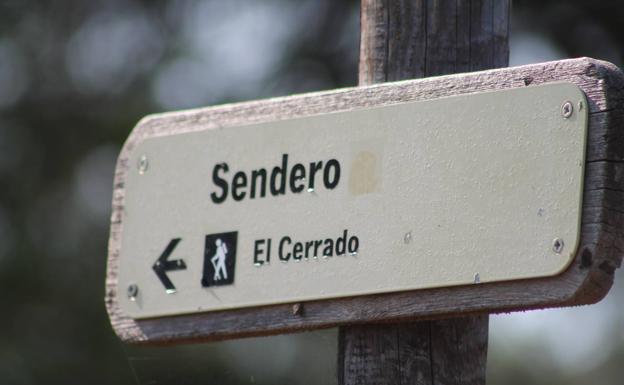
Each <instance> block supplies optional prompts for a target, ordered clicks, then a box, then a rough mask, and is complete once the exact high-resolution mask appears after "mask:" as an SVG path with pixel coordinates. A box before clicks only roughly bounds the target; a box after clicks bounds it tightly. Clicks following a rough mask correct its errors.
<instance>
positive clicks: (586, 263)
mask: <svg viewBox="0 0 624 385" xmlns="http://www.w3.org/2000/svg"><path fill="white" fill-rule="evenodd" d="M593 264H594V260H593V256H592V252H591V251H590V250H589V249H584V250H583V254H581V269H587V268H589V267H591V265H593Z"/></svg>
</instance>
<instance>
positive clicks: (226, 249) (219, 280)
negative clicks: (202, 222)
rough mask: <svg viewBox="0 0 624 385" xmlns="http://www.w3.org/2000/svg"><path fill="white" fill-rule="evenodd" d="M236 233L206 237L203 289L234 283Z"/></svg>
mask: <svg viewBox="0 0 624 385" xmlns="http://www.w3.org/2000/svg"><path fill="white" fill-rule="evenodd" d="M237 238H238V231H232V232H229V233H218V234H208V235H206V246H205V248H204V274H203V276H202V281H201V284H202V286H203V287H210V286H221V285H231V284H232V283H234V266H235V265H236V241H237Z"/></svg>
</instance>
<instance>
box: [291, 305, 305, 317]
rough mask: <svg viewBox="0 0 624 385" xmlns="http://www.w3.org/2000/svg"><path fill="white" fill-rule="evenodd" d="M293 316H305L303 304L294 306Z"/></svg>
mask: <svg viewBox="0 0 624 385" xmlns="http://www.w3.org/2000/svg"><path fill="white" fill-rule="evenodd" d="M292 314H293V315H302V314H303V304H301V303H296V304H294V305H293V306H292Z"/></svg>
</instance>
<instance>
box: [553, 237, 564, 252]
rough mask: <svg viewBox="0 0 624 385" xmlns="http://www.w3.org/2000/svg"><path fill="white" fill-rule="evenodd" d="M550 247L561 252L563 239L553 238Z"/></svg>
mask: <svg viewBox="0 0 624 385" xmlns="http://www.w3.org/2000/svg"><path fill="white" fill-rule="evenodd" d="M552 249H553V251H554V252H555V253H557V254H561V252H562V251H563V239H561V238H555V239H554V240H553V244H552Z"/></svg>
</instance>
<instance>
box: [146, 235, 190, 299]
mask: <svg viewBox="0 0 624 385" xmlns="http://www.w3.org/2000/svg"><path fill="white" fill-rule="evenodd" d="M181 240H182V238H174V239H172V240H171V241H170V242H169V244H168V245H167V247H166V248H165V251H163V252H162V254H161V255H160V257H158V259H157V260H156V263H154V266H152V269H154V272H155V273H156V275H157V276H158V278H159V279H160V282H162V284H163V286H165V291H166V292H167V294H173V293H175V292H176V288H175V286H173V283H172V282H171V280H170V279H169V277H168V276H167V272H168V271H173V270H186V263H184V261H183V260H182V259H176V260H173V261H169V260H167V258H169V255H171V253H172V252H173V249H175V248H176V246H177V245H178V243H180V241H181Z"/></svg>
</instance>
